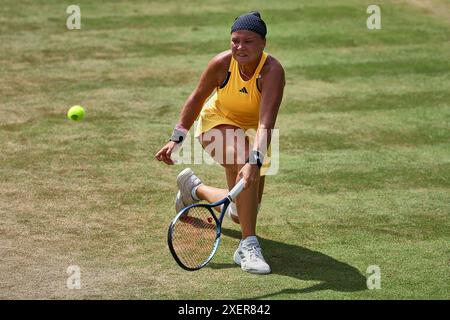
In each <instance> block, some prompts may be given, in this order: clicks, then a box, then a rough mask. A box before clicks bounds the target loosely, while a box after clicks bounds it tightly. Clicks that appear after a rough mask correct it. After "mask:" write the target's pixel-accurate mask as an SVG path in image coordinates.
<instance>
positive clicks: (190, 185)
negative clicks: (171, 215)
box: [175, 168, 202, 212]
mask: <svg viewBox="0 0 450 320" xmlns="http://www.w3.org/2000/svg"><path fill="white" fill-rule="evenodd" d="M177 184H178V189H179V191H178V192H177V196H176V198H175V210H176V211H177V212H179V211H180V210H181V209H183V208H185V207H187V206H189V205H191V204H194V203H197V202H199V201H200V200H199V199H198V198H197V199H195V198H194V197H193V195H192V192H193V190H194V188H196V187H198V186H199V185H201V184H202V181H201V180H200V179H199V178H198V177H197V176H196V175H195V174H194V172H193V171H192V169H190V168H186V169H184V170H183V171H181V172H180V173H179V174H178V176H177Z"/></svg>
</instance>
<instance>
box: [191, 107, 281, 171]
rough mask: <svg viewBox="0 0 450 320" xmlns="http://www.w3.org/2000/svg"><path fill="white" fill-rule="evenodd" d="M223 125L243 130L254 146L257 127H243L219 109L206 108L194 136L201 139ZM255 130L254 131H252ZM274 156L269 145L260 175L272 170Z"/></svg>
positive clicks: (201, 114)
mask: <svg viewBox="0 0 450 320" xmlns="http://www.w3.org/2000/svg"><path fill="white" fill-rule="evenodd" d="M221 124H229V125H232V126H236V127H238V128H241V129H243V130H244V131H245V134H246V136H247V137H248V139H249V142H250V144H253V143H254V141H255V136H256V130H257V129H258V128H257V127H255V126H250V127H247V126H243V125H242V124H238V123H236V122H235V121H233V120H232V119H230V118H228V117H226V116H225V115H224V114H223V113H222V112H221V111H220V110H218V109H217V108H204V109H203V110H202V112H201V113H200V116H199V119H198V123H197V127H196V128H195V133H194V136H195V137H196V138H198V137H200V135H201V134H203V133H205V132H208V131H209V130H211V129H212V128H214V127H217V126H218V125H221ZM250 129H253V130H250ZM271 155H272V148H271V146H270V145H269V147H268V149H267V154H266V156H265V157H264V162H263V165H262V167H261V171H260V175H261V176H264V175H265V174H266V172H267V171H268V169H269V168H270V158H271Z"/></svg>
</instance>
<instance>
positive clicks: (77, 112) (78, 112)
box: [67, 106, 85, 121]
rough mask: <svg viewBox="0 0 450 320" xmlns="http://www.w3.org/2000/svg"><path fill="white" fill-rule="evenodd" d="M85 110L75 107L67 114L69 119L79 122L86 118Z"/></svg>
mask: <svg viewBox="0 0 450 320" xmlns="http://www.w3.org/2000/svg"><path fill="white" fill-rule="evenodd" d="M84 114H85V112H84V108H83V107H82V106H73V107H72V108H70V109H69V111H68V112H67V117H68V118H69V119H71V120H74V121H79V120H82V119H83V118H84Z"/></svg>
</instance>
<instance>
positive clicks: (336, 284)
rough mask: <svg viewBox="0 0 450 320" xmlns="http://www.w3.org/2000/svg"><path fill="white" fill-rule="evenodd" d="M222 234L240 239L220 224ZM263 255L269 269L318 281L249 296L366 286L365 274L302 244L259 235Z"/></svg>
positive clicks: (227, 265) (222, 265)
mask: <svg viewBox="0 0 450 320" xmlns="http://www.w3.org/2000/svg"><path fill="white" fill-rule="evenodd" d="M222 234H223V235H226V236H229V237H232V238H236V239H240V238H241V234H240V232H239V231H236V230H231V229H226V228H222ZM258 238H259V240H260V242H261V246H262V247H263V250H264V257H265V258H266V260H267V261H269V262H270V266H271V268H272V273H274V274H279V275H283V276H288V277H292V278H296V279H299V280H306V281H320V283H318V284H315V285H313V286H311V287H308V288H302V289H283V290H281V291H278V292H274V293H270V294H266V295H263V296H255V297H249V298H248V299H264V298H269V297H272V296H275V295H278V294H298V293H309V292H314V291H319V290H333V291H341V292H353V291H361V290H367V285H366V278H365V277H364V276H363V275H362V274H361V273H360V272H359V271H358V270H357V269H356V268H354V267H352V266H350V265H348V264H346V263H343V262H340V261H338V260H336V259H333V258H332V257H330V256H327V255H325V254H323V253H320V252H317V251H312V250H309V249H307V248H304V247H300V246H295V245H291V244H285V243H282V242H278V241H273V240H269V239H264V238H261V237H258ZM210 267H211V268H214V269H224V268H238V266H237V265H235V264H229V263H227V264H210Z"/></svg>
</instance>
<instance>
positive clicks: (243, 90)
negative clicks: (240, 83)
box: [239, 87, 248, 93]
mask: <svg viewBox="0 0 450 320" xmlns="http://www.w3.org/2000/svg"><path fill="white" fill-rule="evenodd" d="M239 92H242V93H248V91H247V89H245V87H242V89H241V90H239Z"/></svg>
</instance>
